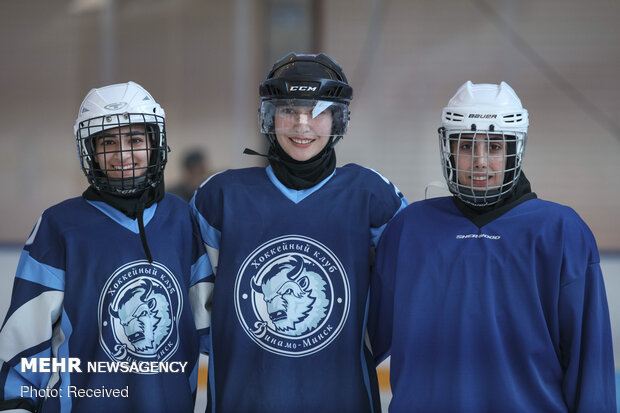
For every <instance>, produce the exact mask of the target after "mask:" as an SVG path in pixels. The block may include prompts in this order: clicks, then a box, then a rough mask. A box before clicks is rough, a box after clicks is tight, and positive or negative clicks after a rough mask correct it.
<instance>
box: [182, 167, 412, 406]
mask: <svg viewBox="0 0 620 413" xmlns="http://www.w3.org/2000/svg"><path fill="white" fill-rule="evenodd" d="M405 204H406V200H405V199H404V198H403V197H402V195H401V194H400V192H399V191H398V189H397V188H396V187H394V185H392V184H391V183H389V182H388V181H387V180H385V178H383V177H382V176H381V175H379V174H378V173H376V172H374V171H372V170H369V169H366V168H362V167H360V166H358V165H347V166H344V167H342V168H337V169H336V170H335V172H334V173H333V174H332V175H331V176H330V177H328V178H327V179H325V180H324V181H322V182H321V183H319V184H317V185H316V186H314V187H312V188H309V189H306V190H301V191H296V190H292V189H289V188H286V187H285V186H283V185H282V184H281V183H280V182H279V181H278V180H277V178H276V177H275V175H274V174H273V172H272V170H271V167H267V168H266V169H264V168H248V169H241V170H231V171H227V172H224V173H221V174H217V175H214V176H213V177H212V178H210V179H209V180H207V181H206V182H205V183H204V184H203V185H202V187H201V188H200V189H199V190H198V191H197V193H196V195H195V197H194V199H193V200H192V202H191V205H192V206H193V208H194V209H195V213H196V215H197V218H198V221H199V224H200V227H201V232H202V235H203V239H204V240H205V243H206V244H207V251H208V254H209V258H210V260H211V264H212V265H213V267H214V270H215V282H214V289H213V298H212V314H211V316H212V318H211V333H212V334H211V348H210V354H209V364H210V365H209V385H208V391H209V401H210V403H209V406H208V411H210V412H216V411H217V412H274V411H282V410H284V409H291V410H292V411H296V412H317V411H334V412H356V413H362V412H371V411H373V410H374V411H375V412H377V411H379V399H378V387H377V381H376V372H375V369H374V364H373V361H372V357H371V354H370V352H369V349H368V347H367V346H366V345H365V343H364V338H365V325H366V314H367V307H368V287H369V281H370V268H371V254H370V252H371V248H373V247H374V245H376V243H377V240H378V237H379V236H380V234H381V232H382V230H383V228H384V226H385V225H386V223H387V222H388V221H389V220H390V219H391V218H392V217H393V216H394V215H395V214H396V213H397V212H398V211H399V210H400V209H401V208H403V207H404V205H405Z"/></svg>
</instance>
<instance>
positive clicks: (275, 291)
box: [235, 235, 350, 357]
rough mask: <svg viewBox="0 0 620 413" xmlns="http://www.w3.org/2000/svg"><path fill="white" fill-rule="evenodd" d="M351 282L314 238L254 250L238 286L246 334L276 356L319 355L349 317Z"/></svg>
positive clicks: (279, 240) (239, 309)
mask: <svg viewBox="0 0 620 413" xmlns="http://www.w3.org/2000/svg"><path fill="white" fill-rule="evenodd" d="M349 294H350V292H349V281H348V279H347V275H346V273H345V270H344V267H343V266H342V264H341V263H340V261H339V260H338V258H337V257H336V256H335V255H334V254H333V253H332V252H331V251H330V250H329V249H328V248H327V247H325V246H324V245H322V244H321V243H319V242H318V241H315V240H313V239H311V238H307V237H303V236H299V235H291V236H284V237H280V238H276V239H273V240H271V241H269V242H267V243H265V244H263V245H261V246H260V247H258V248H257V249H256V250H254V251H253V252H252V253H251V254H250V256H248V257H247V258H246V260H245V261H244V262H243V264H242V265H241V268H240V269H239V272H238V274H237V280H236V283H235V308H236V311H237V317H238V318H239V321H240V323H241V325H242V326H243V328H244V330H245V332H246V333H247V334H248V336H250V338H251V339H252V340H253V341H254V342H255V343H256V344H258V345H259V346H261V347H262V348H264V349H265V350H268V351H270V352H272V353H276V354H280V355H284V356H289V357H301V356H306V355H308V354H312V353H316V352H318V351H320V350H321V349H323V348H324V347H325V346H327V345H328V344H329V343H331V342H332V341H333V340H334V339H335V338H336V337H337V336H338V334H339V333H340V331H341V330H342V328H343V327H344V324H345V322H346V319H347V315H348V313H349V305H350V299H349Z"/></svg>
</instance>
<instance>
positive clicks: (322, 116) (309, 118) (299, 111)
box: [258, 99, 349, 137]
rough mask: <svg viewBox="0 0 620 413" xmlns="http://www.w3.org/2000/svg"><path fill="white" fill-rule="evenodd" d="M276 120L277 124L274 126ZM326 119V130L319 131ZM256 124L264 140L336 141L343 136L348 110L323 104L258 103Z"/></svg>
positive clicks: (335, 104)
mask: <svg viewBox="0 0 620 413" xmlns="http://www.w3.org/2000/svg"><path fill="white" fill-rule="evenodd" d="M276 117H277V118H278V119H279V120H280V122H276ZM330 118H331V126H329V128H330V130H329V131H321V124H325V122H328V121H329V119H330ZM258 123H259V127H260V132H261V133H263V134H266V135H267V136H275V135H279V134H282V135H289V136H290V135H303V136H308V137H312V136H330V137H338V136H343V135H345V134H346V133H347V129H348V127H349V110H348V108H347V105H345V104H344V103H339V102H331V101H326V100H313V99H272V100H267V101H263V102H262V103H261V105H260V109H259V115H258ZM305 125H307V127H305Z"/></svg>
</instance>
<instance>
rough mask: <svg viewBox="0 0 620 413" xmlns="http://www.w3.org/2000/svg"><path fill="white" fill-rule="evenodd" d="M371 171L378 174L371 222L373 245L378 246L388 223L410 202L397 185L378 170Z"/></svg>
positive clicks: (372, 198) (372, 197) (372, 200)
mask: <svg viewBox="0 0 620 413" xmlns="http://www.w3.org/2000/svg"><path fill="white" fill-rule="evenodd" d="M371 171H372V172H373V173H374V174H376V176H375V177H374V180H375V181H376V182H377V189H376V190H374V191H372V196H371V202H372V205H371V207H372V217H371V223H370V235H371V241H372V246H373V247H375V248H376V247H377V244H378V242H379V238H380V237H381V234H382V233H383V231H384V230H385V226H386V225H387V223H388V222H389V221H390V220H391V219H392V218H394V216H396V214H397V213H399V212H400V211H402V210H403V208H405V207H406V206H407V204H408V202H407V198H405V196H404V195H403V194H402V192H400V190H399V189H398V188H397V187H396V185H394V184H393V183H391V182H390V181H389V180H388V179H387V178H385V177H384V176H383V175H381V174H380V173H378V172H377V171H374V170H372V169H371Z"/></svg>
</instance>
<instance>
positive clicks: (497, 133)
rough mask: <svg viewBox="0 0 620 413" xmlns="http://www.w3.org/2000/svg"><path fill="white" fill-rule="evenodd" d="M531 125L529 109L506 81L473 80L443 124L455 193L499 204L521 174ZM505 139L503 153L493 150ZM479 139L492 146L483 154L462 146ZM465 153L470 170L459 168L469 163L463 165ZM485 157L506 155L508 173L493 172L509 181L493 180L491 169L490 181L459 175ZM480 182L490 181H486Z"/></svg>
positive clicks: (447, 173)
mask: <svg viewBox="0 0 620 413" xmlns="http://www.w3.org/2000/svg"><path fill="white" fill-rule="evenodd" d="M528 126H529V118H528V112H527V110H525V109H524V108H523V106H522V104H521V100H520V99H519V97H518V96H517V94H516V93H515V91H514V90H513V89H512V88H511V87H510V86H509V85H508V84H507V83H506V82H501V83H500V84H499V85H495V84H487V83H480V84H473V83H472V82H471V81H467V82H466V83H465V84H463V85H462V86H461V87H460V88H459V90H458V91H457V92H456V94H455V95H454V96H453V97H452V99H450V102H449V103H448V106H446V107H445V108H444V109H443V112H442V114H441V127H440V128H439V151H440V155H441V163H442V166H443V173H444V177H445V179H446V182H447V184H448V188H449V189H450V192H452V193H453V194H454V195H455V196H456V197H458V198H459V199H461V200H462V201H463V202H465V203H467V204H470V205H474V206H486V205H493V204H496V203H497V202H499V201H500V200H501V199H503V198H505V197H506V196H507V195H508V194H509V193H510V192H511V191H512V189H513V188H514V185H515V183H516V182H517V180H518V179H519V176H520V174H521V165H522V162H523V155H524V152H525V144H526V142H527V128H528ZM464 141H465V142H464ZM499 141H501V145H498V147H499V146H501V147H502V148H503V153H501V154H499V155H497V154H495V155H493V154H490V153H491V152H492V151H491V145H492V144H491V142H499ZM467 142H468V143H467ZM475 142H484V143H485V144H486V145H487V148H486V150H485V151H483V154H482V155H474V154H473V153H472V152H469V153H465V152H462V151H461V150H460V149H459V148H461V147H462V145H463V144H464V145H465V146H464V147H466V148H467V147H469V146H470V145H472V144H473V143H475ZM465 156H466V157H467V159H466V160H467V161H468V162H470V166H469V168H468V169H467V170H465V169H458V165H463V164H464V162H460V163H459V157H465ZM482 157H484V158H485V159H484V162H486V163H487V164H488V162H489V161H490V160H491V158H493V157H495V158H497V157H501V158H503V159H504V162H503V165H504V166H503V171H492V172H493V173H495V174H497V175H498V176H501V177H502V178H503V179H501V181H500V182H499V183H496V184H489V182H492V181H493V180H492V179H490V178H489V177H491V176H492V175H491V173H490V172H489V171H488V169H486V173H487V178H486V180H485V179H484V178H479V180H477V182H476V184H475V185H474V180H473V179H471V180H470V182H469V183H464V182H459V173H461V174H463V173H467V172H468V171H469V172H470V173H472V171H473V170H474V163H475V162H478V161H479V160H480V159H479V158H482ZM461 161H463V159H461ZM500 174H501V175H500ZM476 175H478V176H480V171H476ZM480 182H486V185H485V184H482V185H481V184H480Z"/></svg>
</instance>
